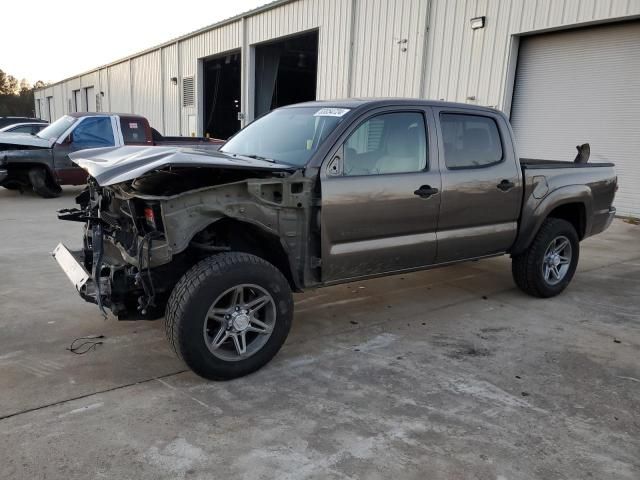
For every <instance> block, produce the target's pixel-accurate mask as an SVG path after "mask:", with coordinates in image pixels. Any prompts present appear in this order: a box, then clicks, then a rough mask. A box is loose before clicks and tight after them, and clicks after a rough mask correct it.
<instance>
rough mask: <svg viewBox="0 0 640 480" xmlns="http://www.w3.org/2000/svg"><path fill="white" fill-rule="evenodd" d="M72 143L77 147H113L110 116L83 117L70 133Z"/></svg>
mask: <svg viewBox="0 0 640 480" xmlns="http://www.w3.org/2000/svg"><path fill="white" fill-rule="evenodd" d="M72 135H73V145H74V146H75V147H76V148H78V149H83V148H98V147H113V146H114V145H115V142H114V141H113V127H112V126H111V118H110V117H88V118H85V119H84V120H83V121H82V122H80V124H79V125H78V126H77V127H76V129H75V130H74V131H73V133H72Z"/></svg>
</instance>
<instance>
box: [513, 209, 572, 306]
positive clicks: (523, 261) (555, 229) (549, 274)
mask: <svg viewBox="0 0 640 480" xmlns="http://www.w3.org/2000/svg"><path fill="white" fill-rule="evenodd" d="M579 254H580V240H579V239H578V234H577V233H576V229H575V228H574V227H573V225H571V224H570V223H569V222H567V221H566V220H562V219H560V218H547V219H546V220H545V221H544V222H543V223H542V226H541V227H540V230H539V231H538V233H537V235H536V237H535V238H534V240H533V242H532V243H531V245H530V246H529V248H528V249H527V250H526V251H525V252H523V253H521V254H520V255H517V256H514V257H513V259H512V263H511V273H512V275H513V279H514V281H515V282H516V285H517V286H518V287H519V288H520V290H522V291H523V292H525V293H528V294H529V295H532V296H534V297H542V298H547V297H553V296H555V295H558V294H559V293H560V292H562V291H563V290H564V289H565V288H566V287H567V285H569V282H571V279H572V278H573V275H574V274H575V272H576V267H577V266H578V257H579Z"/></svg>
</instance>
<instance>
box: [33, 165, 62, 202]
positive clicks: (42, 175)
mask: <svg viewBox="0 0 640 480" xmlns="http://www.w3.org/2000/svg"><path fill="white" fill-rule="evenodd" d="M29 182H30V183H31V188H33V191H34V192H36V194H38V195H39V196H41V197H42V198H55V197H59V196H60V194H61V193H62V188H60V185H58V184H57V183H55V182H54V181H53V180H52V179H51V176H50V175H49V173H48V172H47V170H46V169H45V168H44V167H34V168H32V169H31V170H29Z"/></svg>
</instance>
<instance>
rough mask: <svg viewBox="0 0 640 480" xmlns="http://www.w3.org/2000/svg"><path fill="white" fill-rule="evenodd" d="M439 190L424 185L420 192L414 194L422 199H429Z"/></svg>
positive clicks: (416, 191)
mask: <svg viewBox="0 0 640 480" xmlns="http://www.w3.org/2000/svg"><path fill="white" fill-rule="evenodd" d="M438 192H439V190H438V189H437V188H431V186H430V185H422V186H421V187H420V188H419V189H418V190H415V191H414V192H413V193H414V194H415V195H417V196H419V197H420V198H429V197H430V196H431V195H435V194H436V193H438Z"/></svg>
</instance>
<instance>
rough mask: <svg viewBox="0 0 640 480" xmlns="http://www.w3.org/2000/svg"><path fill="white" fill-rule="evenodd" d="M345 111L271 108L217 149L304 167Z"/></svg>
mask: <svg viewBox="0 0 640 480" xmlns="http://www.w3.org/2000/svg"><path fill="white" fill-rule="evenodd" d="M348 111H349V110H348V109H346V108H321V107H290V108H283V109H280V110H274V111H273V112H271V113H269V114H267V115H265V116H264V117H262V118H259V119H258V120H256V121H255V122H253V123H252V124H250V125H249V126H248V127H247V128H245V129H244V130H241V131H240V132H238V133H237V134H236V135H235V136H234V137H233V138H232V139H231V140H229V141H228V142H227V143H226V144H225V145H224V146H223V147H222V148H221V149H220V151H222V152H225V153H231V154H237V155H245V156H251V157H264V158H266V159H268V160H274V161H277V162H281V163H288V164H290V165H296V166H304V165H306V163H307V162H308V161H309V159H310V158H311V155H313V153H314V152H315V151H316V150H317V149H318V146H319V145H320V144H321V143H322V142H323V141H324V139H325V138H327V136H328V135H329V134H330V133H331V132H332V131H333V130H334V129H335V128H336V126H337V125H338V123H340V121H341V120H342V118H343V116H344V115H345V114H346V113H347V112H348Z"/></svg>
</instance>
